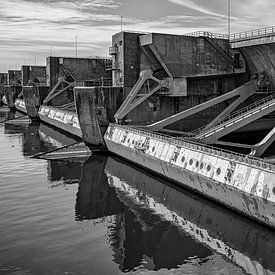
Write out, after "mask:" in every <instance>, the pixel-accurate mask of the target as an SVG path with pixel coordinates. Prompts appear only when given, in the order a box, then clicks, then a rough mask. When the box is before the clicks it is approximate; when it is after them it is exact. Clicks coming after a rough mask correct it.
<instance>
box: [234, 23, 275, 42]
mask: <svg viewBox="0 0 275 275" xmlns="http://www.w3.org/2000/svg"><path fill="white" fill-rule="evenodd" d="M270 34H274V35H275V26H272V27H266V28H261V29H255V30H250V31H246V32H239V33H233V34H231V35H230V42H235V41H239V40H246V39H252V38H257V37H262V36H267V35H270Z"/></svg>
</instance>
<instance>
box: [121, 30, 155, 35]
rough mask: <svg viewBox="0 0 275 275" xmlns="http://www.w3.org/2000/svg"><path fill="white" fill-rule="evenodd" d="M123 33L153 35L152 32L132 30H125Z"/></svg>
mask: <svg viewBox="0 0 275 275" xmlns="http://www.w3.org/2000/svg"><path fill="white" fill-rule="evenodd" d="M122 32H127V33H138V34H150V33H151V32H143V31H131V30H123V31H122Z"/></svg>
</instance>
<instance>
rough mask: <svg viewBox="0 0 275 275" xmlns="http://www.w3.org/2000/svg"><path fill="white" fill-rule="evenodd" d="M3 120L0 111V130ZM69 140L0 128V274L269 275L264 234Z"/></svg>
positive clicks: (268, 237) (273, 250)
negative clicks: (47, 155) (76, 151)
mask: <svg viewBox="0 0 275 275" xmlns="http://www.w3.org/2000/svg"><path fill="white" fill-rule="evenodd" d="M8 116H11V114H9V113H8V112H7V111H6V109H3V108H2V109H0V120H2V121H3V120H5V119H6V118H7V117H8ZM73 141H74V140H73V139H72V138H70V137H67V136H64V135H63V134H61V133H59V132H57V131H56V130H54V129H52V128H50V127H48V126H46V125H43V124H42V125H39V124H36V125H35V124H31V125H29V124H18V125H7V124H6V125H4V124H0V163H1V169H0V217H1V223H0V255H1V257H0V274H123V273H126V274H128V273H129V274H155V273H156V274H256V272H258V274H272V273H274V272H275V263H274V259H275V234H274V232H272V231H271V230H269V229H267V228H265V227H263V226H261V225H259V224H257V223H255V222H252V221H250V220H249V219H247V218H245V217H242V216H240V215H237V214H235V213H233V212H232V211H229V210H227V209H225V208H223V207H220V206H217V205H215V204H213V203H211V202H210V201H208V200H205V199H204V198H201V197H199V196H197V195H196V194H194V193H192V192H189V191H186V190H183V189H182V188H179V187H176V186H173V185H171V184H170V183H168V182H166V181H164V180H162V179H160V178H158V177H155V176H152V175H150V174H149V173H147V172H145V171H144V170H142V169H139V168H137V167H134V166H133V165H129V164H128V163H126V162H125V161H122V160H120V159H118V158H114V157H107V156H96V155H94V156H92V157H91V158H89V159H88V160H85V159H83V160H81V159H79V160H77V161H75V160H72V159H71V160H70V159H69V160H66V161H60V160H42V159H33V158H30V156H32V155H35V154H38V153H40V152H46V151H48V150H52V149H54V148H58V147H60V146H62V145H64V144H68V143H72V142H73Z"/></svg>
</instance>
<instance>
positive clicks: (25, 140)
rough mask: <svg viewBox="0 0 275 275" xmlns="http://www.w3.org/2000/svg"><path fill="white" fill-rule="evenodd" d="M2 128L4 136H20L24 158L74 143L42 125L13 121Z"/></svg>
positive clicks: (72, 140)
mask: <svg viewBox="0 0 275 275" xmlns="http://www.w3.org/2000/svg"><path fill="white" fill-rule="evenodd" d="M0 114H1V113H0ZM4 127H5V128H4V130H5V131H4V133H5V134H6V135H18V134H20V136H21V138H22V145H23V146H22V150H23V155H24V156H33V155H35V154H38V153H41V152H47V151H49V150H52V149H55V148H59V147H62V146H64V145H68V144H72V143H75V142H76V140H75V139H73V138H71V137H68V136H67V135H65V134H64V133H61V132H59V131H58V130H56V129H54V128H52V127H50V126H48V125H45V124H43V123H21V122H16V121H15V122H13V123H5V125H4Z"/></svg>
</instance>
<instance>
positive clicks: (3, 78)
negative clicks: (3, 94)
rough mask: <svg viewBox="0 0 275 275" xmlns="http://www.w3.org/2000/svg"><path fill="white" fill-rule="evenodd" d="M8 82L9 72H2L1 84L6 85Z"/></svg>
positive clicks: (0, 74) (0, 75) (0, 76)
mask: <svg viewBox="0 0 275 275" xmlns="http://www.w3.org/2000/svg"><path fill="white" fill-rule="evenodd" d="M7 82H8V74H7V73H0V86H2V85H6V84H7Z"/></svg>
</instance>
